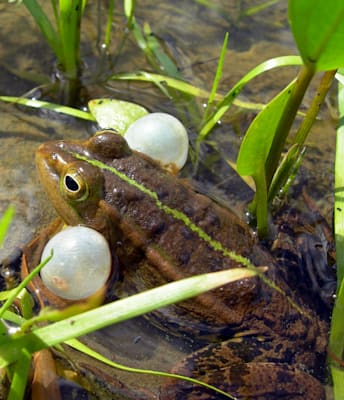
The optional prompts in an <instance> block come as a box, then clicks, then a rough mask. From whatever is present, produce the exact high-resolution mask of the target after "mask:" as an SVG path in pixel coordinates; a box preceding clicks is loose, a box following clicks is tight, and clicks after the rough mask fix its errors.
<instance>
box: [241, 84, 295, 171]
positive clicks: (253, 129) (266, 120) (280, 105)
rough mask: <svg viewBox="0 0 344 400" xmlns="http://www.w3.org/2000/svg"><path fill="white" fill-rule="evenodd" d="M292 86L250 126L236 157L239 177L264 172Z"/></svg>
mask: <svg viewBox="0 0 344 400" xmlns="http://www.w3.org/2000/svg"><path fill="white" fill-rule="evenodd" d="M294 84H295V83H294V82H292V83H290V84H289V85H288V86H287V87H286V88H285V89H284V90H283V91H282V92H280V93H279V94H278V95H277V96H276V97H274V99H273V100H272V101H271V102H270V103H269V104H267V105H266V107H265V108H264V109H263V110H262V111H261V112H260V113H259V114H258V115H257V116H256V118H255V119H254V120H253V122H252V124H251V125H250V127H249V129H248V131H247V132H246V135H245V137H244V140H243V141H242V143H241V146H240V151H239V155H238V160H237V170H238V173H239V174H240V175H243V176H245V175H250V176H256V174H257V171H262V173H263V172H264V170H265V168H264V166H265V161H266V158H267V156H268V154H269V151H270V147H271V144H272V140H273V138H274V134H275V131H276V128H277V125H278V123H279V120H280V117H281V115H282V113H283V109H284V106H285V104H286V103H287V101H288V99H289V96H290V93H291V91H292V88H293V86H294Z"/></svg>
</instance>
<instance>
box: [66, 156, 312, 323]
mask: <svg viewBox="0 0 344 400" xmlns="http://www.w3.org/2000/svg"><path fill="white" fill-rule="evenodd" d="M70 154H72V155H73V156H74V157H75V158H77V159H79V160H82V161H85V162H87V163H89V164H91V165H93V166H95V167H97V168H100V169H101V170H106V171H110V172H111V173H113V174H114V175H116V176H117V177H118V178H120V179H122V180H123V181H124V182H126V183H128V184H129V185H131V186H133V187H135V188H136V189H138V190H140V191H141V192H142V193H144V194H146V195H147V196H149V197H150V198H151V199H153V200H154V202H155V205H156V206H157V207H158V208H159V209H160V210H162V211H164V212H165V213H166V214H168V215H171V216H172V217H173V218H175V219H177V220H179V221H181V222H183V223H184V224H185V226H186V227H187V228H189V229H190V230H191V231H192V232H194V233H196V234H197V235H198V237H199V238H201V239H203V240H204V241H205V242H207V243H208V245H209V246H211V247H212V248H213V249H214V250H216V251H219V252H221V253H222V254H223V255H224V256H225V257H228V258H230V259H231V260H233V261H235V262H237V263H238V264H241V265H242V266H244V267H246V268H248V269H251V270H253V271H255V273H256V274H257V275H258V276H259V277H260V278H261V279H262V280H263V281H264V282H265V283H266V284H267V285H268V286H270V287H271V288H272V289H274V290H276V291H277V292H279V293H281V294H283V295H285V296H286V299H287V301H288V302H289V304H291V306H292V307H293V308H295V309H296V310H297V311H298V312H299V313H300V314H302V315H305V316H306V317H307V318H309V319H311V316H310V315H308V313H305V312H304V311H303V310H302V309H301V307H300V306H299V305H298V304H296V303H295V302H294V301H293V300H292V298H290V297H289V296H287V295H286V293H285V292H284V291H283V290H282V289H281V288H280V287H279V286H277V285H276V284H275V283H274V282H272V281H271V280H270V279H269V278H267V277H266V276H265V275H264V273H263V272H262V271H263V270H262V269H261V268H259V267H256V266H255V265H253V264H252V263H251V261H250V260H249V259H248V258H246V257H244V256H242V255H240V254H236V253H235V252H234V251H232V250H229V249H227V248H226V247H224V246H223V245H222V244H221V243H220V242H219V241H217V240H215V239H212V238H211V237H210V236H209V235H208V234H207V233H206V232H205V231H204V230H203V229H202V228H200V227H199V226H197V225H196V224H194V223H193V222H192V221H191V220H190V218H189V217H188V216H187V215H186V214H184V213H183V212H181V211H178V210H176V209H174V208H171V207H169V206H167V205H166V204H163V203H162V202H161V201H160V200H159V197H158V195H157V193H155V192H154V191H152V190H150V189H148V188H146V187H145V186H144V185H142V184H141V183H139V182H136V181H135V179H131V178H129V177H128V176H127V175H125V174H123V172H120V171H118V170H117V169H116V168H114V167H110V166H109V165H107V164H104V163H102V162H101V161H99V160H94V159H91V158H88V157H86V156H83V155H81V154H78V153H73V152H71V153H70ZM264 270H265V269H264Z"/></svg>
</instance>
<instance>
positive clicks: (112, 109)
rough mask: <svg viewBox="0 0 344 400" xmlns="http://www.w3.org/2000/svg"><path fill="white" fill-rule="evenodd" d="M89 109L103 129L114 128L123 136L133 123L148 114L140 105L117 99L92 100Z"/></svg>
mask: <svg viewBox="0 0 344 400" xmlns="http://www.w3.org/2000/svg"><path fill="white" fill-rule="evenodd" d="M88 108H89V109H90V112H91V114H92V115H93V116H94V118H95V119H96V121H97V123H98V125H99V126H100V127H101V128H102V129H106V128H112V129H115V130H116V131H117V132H118V133H120V134H122V135H123V134H124V133H125V132H126V130H127V129H128V127H129V126H130V125H131V124H132V123H133V122H135V121H136V120H137V119H139V118H141V117H143V116H144V115H147V114H148V111H147V110H146V109H145V108H144V107H142V106H139V105H138V104H135V103H130V102H128V101H123V100H115V99H96V100H91V101H89V102H88Z"/></svg>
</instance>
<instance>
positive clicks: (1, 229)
mask: <svg viewBox="0 0 344 400" xmlns="http://www.w3.org/2000/svg"><path fill="white" fill-rule="evenodd" d="M14 213H15V209H14V206H12V205H10V206H9V207H8V208H7V210H6V211H5V213H4V215H3V216H2V218H1V220H0V247H1V246H2V243H3V241H4V240H5V236H6V234H7V231H8V228H9V227H10V224H11V222H12V219H13V217H14Z"/></svg>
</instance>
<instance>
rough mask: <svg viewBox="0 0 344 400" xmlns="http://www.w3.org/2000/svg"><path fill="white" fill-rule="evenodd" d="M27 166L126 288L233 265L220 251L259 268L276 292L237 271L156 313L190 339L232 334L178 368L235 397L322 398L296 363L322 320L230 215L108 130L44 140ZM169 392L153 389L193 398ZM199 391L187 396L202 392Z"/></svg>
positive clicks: (318, 348) (319, 332) (303, 365)
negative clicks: (233, 277) (113, 265)
mask: <svg viewBox="0 0 344 400" xmlns="http://www.w3.org/2000/svg"><path fill="white" fill-rule="evenodd" d="M37 165H38V169H39V172H40V176H41V179H42V182H43V184H44V186H45V187H46V190H47V193H48V195H49V197H50V199H51V201H52V203H53V204H54V206H55V208H56V209H57V211H58V212H59V214H60V215H61V217H62V218H63V219H64V221H65V222H66V223H67V224H69V225H76V224H83V225H87V226H90V227H93V228H95V229H97V230H98V231H100V232H102V233H103V234H104V235H105V237H106V238H107V239H108V241H109V242H110V243H111V246H112V248H113V250H114V252H115V253H116V254H117V256H118V259H119V262H120V266H121V273H122V281H123V285H124V286H125V289H126V290H127V291H141V290H145V289H147V288H151V287H154V286H157V285H159V284H163V283H165V282H167V281H172V280H176V279H181V278H183V277H186V276H190V275H194V274H200V273H203V272H209V271H216V270H221V269H225V268H233V267H237V266H242V265H241V264H240V262H238V260H237V261H234V260H233V259H232V258H231V257H230V255H229V254H228V253H229V250H231V251H235V253H236V254H239V255H241V256H244V257H247V258H249V259H250V260H251V262H252V263H253V264H255V265H256V266H259V265H264V266H268V270H267V272H266V277H267V278H268V280H270V281H271V282H274V283H275V284H276V285H277V286H278V288H279V289H278V290H276V289H273V288H271V287H270V286H269V285H267V284H266V283H264V282H263V281H262V280H261V279H260V278H254V279H247V280H242V281H239V282H237V283H233V284H230V285H226V286H224V287H223V288H221V289H219V290H215V291H212V292H210V293H207V294H204V295H202V296H199V297H198V298H197V299H194V300H191V301H188V302H184V303H182V304H180V305H178V306H174V307H169V308H167V309H165V310H163V311H161V313H160V315H159V319H162V324H165V325H166V324H169V326H170V327H171V328H172V327H177V328H176V329H177V330H178V329H179V330H181V331H186V330H187V331H192V333H193V334H194V335H195V336H198V337H202V336H208V335H209V334H212V335H213V336H214V335H217V336H222V337H227V338H232V337H233V336H234V335H235V334H236V335H237V336H241V339H240V340H241V343H239V339H228V340H227V341H226V342H221V343H217V344H213V345H211V346H210V347H209V346H208V347H207V348H205V349H203V350H199V351H198V352H197V353H196V354H194V355H192V356H190V357H188V358H187V359H186V360H185V362H183V363H182V365H181V366H180V370H181V371H183V372H184V373H186V372H187V371H186V369H187V370H188V371H189V373H192V370H194V371H195V374H196V376H200V377H201V378H202V379H203V380H209V382H210V383H215V384H216V385H219V386H220V387H222V388H223V389H224V390H226V391H228V392H229V393H233V394H234V395H238V396H244V397H246V396H247V397H254V398H262V399H266V398H274V399H275V398H278V396H282V397H283V398H290V399H293V398H300V399H301V398H302V399H313V398H314V399H321V398H323V396H324V394H323V390H322V387H321V385H320V383H319V382H318V381H317V380H316V379H314V378H313V377H311V376H310V375H308V374H307V373H306V372H302V371H301V370H306V371H307V370H314V369H317V365H319V363H320V362H322V361H323V357H324V353H325V346H326V333H327V327H326V324H324V323H322V322H321V321H319V320H318V319H317V317H316V315H315V314H314V313H313V312H312V311H311V310H310V309H308V308H305V307H302V305H300V304H297V301H296V300H295V299H293V295H292V293H291V291H290V289H289V288H288V286H287V285H286V284H285V283H284V281H283V280H282V279H281V278H280V277H279V274H278V270H277V269H276V267H275V265H274V263H273V261H272V259H271V257H270V256H269V254H267V252H265V251H263V250H262V249H261V248H260V247H259V245H258V244H257V242H256V239H255V237H254V235H252V233H251V232H250V230H249V229H248V227H247V225H246V224H245V223H243V222H242V221H241V220H240V219H239V218H238V217H237V216H236V215H234V214H233V213H231V212H230V211H229V210H227V209H225V208H223V207H220V206H219V205H217V204H216V203H214V202H213V201H211V200H210V199H209V198H207V197H205V196H203V195H200V194H198V193H196V192H195V191H193V190H192V189H191V188H189V187H188V186H187V185H185V184H184V183H183V182H182V181H180V180H179V179H177V178H175V177H174V176H172V175H170V174H168V173H166V172H164V171H163V170H161V169H160V168H159V167H158V166H157V165H156V163H154V162H153V161H152V160H150V159H148V158H146V157H144V156H142V155H140V154H138V153H135V152H132V151H130V149H129V148H128V147H127V145H126V142H125V141H124V139H122V138H121V137H120V136H119V135H116V134H114V133H111V132H103V133H100V134H98V135H96V136H94V137H93V138H91V139H89V140H88V141H86V142H55V143H48V144H44V145H42V146H41V147H40V148H39V150H38V152H37ZM239 261H240V259H239ZM190 370H191V372H190ZM240 371H241V372H240ZM257 377H258V380H257ZM171 387H172V388H173V389H171ZM178 390H180V393H181V394H180V396H181V397H178V393H179V392H178V391H177V390H176V387H175V386H174V385H173V386H168V387H166V388H165V389H164V391H163V394H162V396H163V398H166V399H173V398H183V399H185V398H194V397H193V396H195V392H190V389H189V388H187V387H186V386H183V385H181V387H180V388H179V389H178ZM183 391H184V392H183ZM164 396H165V397H164ZM188 396H191V397H188ZM202 396H203V397H197V398H211V397H210V394H209V393H208V394H206V393H203V395H202ZM269 396H270V397H269Z"/></svg>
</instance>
